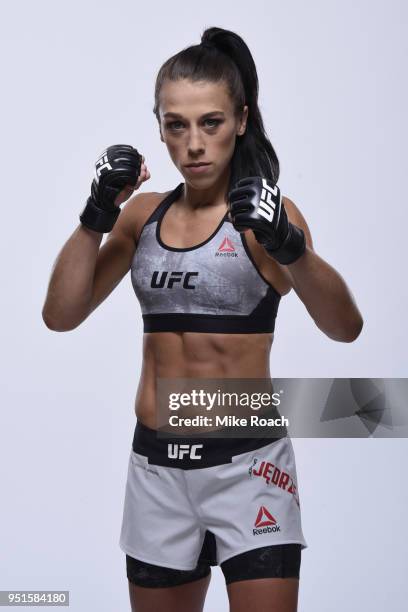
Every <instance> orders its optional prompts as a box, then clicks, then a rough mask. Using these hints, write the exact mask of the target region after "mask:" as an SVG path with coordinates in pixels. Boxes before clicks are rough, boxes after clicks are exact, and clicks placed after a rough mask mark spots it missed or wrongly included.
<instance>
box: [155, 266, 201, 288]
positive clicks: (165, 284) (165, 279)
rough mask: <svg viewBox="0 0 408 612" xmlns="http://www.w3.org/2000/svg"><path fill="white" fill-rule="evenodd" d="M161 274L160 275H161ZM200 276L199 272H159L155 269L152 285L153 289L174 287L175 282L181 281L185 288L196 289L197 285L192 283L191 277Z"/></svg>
mask: <svg viewBox="0 0 408 612" xmlns="http://www.w3.org/2000/svg"><path fill="white" fill-rule="evenodd" d="M159 274H160V277H159ZM193 276H198V272H167V271H165V272H161V273H160V272H159V271H158V270H155V271H154V272H153V276H152V281H151V283H150V286H151V287H152V289H163V288H167V289H173V285H174V284H175V283H180V284H181V285H182V287H183V289H195V285H193V284H192V282H191V278H192V277H193Z"/></svg>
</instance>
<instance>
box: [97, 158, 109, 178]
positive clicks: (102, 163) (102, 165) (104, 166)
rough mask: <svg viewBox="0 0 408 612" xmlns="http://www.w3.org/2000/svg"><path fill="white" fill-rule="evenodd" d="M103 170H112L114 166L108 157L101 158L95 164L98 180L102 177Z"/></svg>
mask: <svg viewBox="0 0 408 612" xmlns="http://www.w3.org/2000/svg"><path fill="white" fill-rule="evenodd" d="M103 170H112V166H111V165H110V163H109V161H108V156H107V155H102V157H100V158H99V159H98V161H97V162H96V164H95V173H96V178H97V179H98V178H99V177H100V176H101V173H102V172H103Z"/></svg>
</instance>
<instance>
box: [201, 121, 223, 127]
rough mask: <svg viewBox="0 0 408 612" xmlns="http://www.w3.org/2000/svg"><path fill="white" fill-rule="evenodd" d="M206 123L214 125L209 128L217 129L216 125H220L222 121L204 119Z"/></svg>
mask: <svg viewBox="0 0 408 612" xmlns="http://www.w3.org/2000/svg"><path fill="white" fill-rule="evenodd" d="M208 122H210V123H211V122H213V124H214V125H212V126H211V127H217V125H219V124H220V123H222V121H221V120H220V119H206V120H205V123H208Z"/></svg>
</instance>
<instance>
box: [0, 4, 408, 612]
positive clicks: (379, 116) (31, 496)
mask: <svg viewBox="0 0 408 612" xmlns="http://www.w3.org/2000/svg"><path fill="white" fill-rule="evenodd" d="M407 19H408V8H407V4H406V3H404V2H403V1H402V0H401V1H397V0H381V1H380V0H375V1H373V0H371V1H370V0H358V1H356V0H341V1H340V0H338V1H326V0H310V1H308V2H307V3H304V2H302V1H301V0H296V1H295V0H289V1H287V2H284V3H283V2H277V1H276V0H272V1H271V0H269V1H268V2H266V1H265V2H261V1H260V0H252V2H251V3H250V10H249V9H248V3H247V2H243V1H242V0H238V1H237V2H234V3H233V2H225V1H224V2H219V1H216V2H215V1H214V0H207V1H206V2H205V4H203V5H199V4H196V3H190V2H180V1H179V0H173V2H172V3H167V2H166V3H165V2H163V3H155V4H146V5H143V4H141V3H136V2H131V1H130V0H117V1H116V2H115V3H114V4H112V3H111V2H107V1H106V0H98V1H96V0H95V1H93V0H92V1H90V0H83V1H82V2H79V0H71V2H70V3H60V2H52V1H51V0H48V1H47V0H37V2H35V3H30V2H27V1H26V2H16V3H14V4H13V5H12V4H9V5H8V6H7V7H4V8H3V11H2V25H1V26H0V27H1V36H0V45H1V60H2V75H3V76H2V85H3V88H2V89H3V93H2V95H1V99H0V103H1V107H2V108H1V123H2V139H1V142H2V146H1V148H0V155H1V167H2V200H3V215H2V218H3V224H2V225H3V231H2V241H1V248H2V256H1V262H2V278H3V291H2V300H1V307H2V316H1V333H2V342H1V346H2V363H1V372H2V380H1V384H2V389H1V399H2V410H1V412H0V431H1V446H0V485H1V491H2V496H1V505H0V513H1V520H0V589H3V590H8V589H25V590H29V589H54V590H55V589H69V590H70V592H71V609H72V610H74V611H75V612H77V611H80V612H82V611H84V612H85V611H88V610H90V609H98V610H99V611H100V612H105V611H106V612H107V611H112V610H128V609H129V604H128V593H127V581H126V575H125V559H124V554H123V553H122V551H121V550H120V549H119V546H118V538H119V529H120V522H121V518H122V507H123V496H124V486H125V478H126V469H127V459H128V453H129V450H130V443H131V437H132V433H133V428H134V413H133V401H134V396H135V391H136V386H137V383H138V378H139V374H140V366H141V341H142V321H141V316H140V309H139V305H138V303H137V301H136V298H135V296H134V295H133V293H132V290H131V284H130V276H127V277H126V278H125V279H124V280H123V281H122V283H121V284H120V285H119V286H118V287H117V289H116V290H115V291H114V293H113V294H112V295H111V296H110V297H109V298H108V299H107V300H106V301H105V302H104V303H103V304H102V305H101V306H100V307H99V308H98V309H97V310H96V311H95V312H94V313H93V314H92V316H91V317H90V318H89V319H88V320H87V321H86V322H85V323H84V324H83V325H81V326H80V327H79V328H78V329H76V330H74V331H72V332H68V333H56V332H51V331H50V330H48V329H47V328H46V327H45V325H44V323H43V322H42V318H41V309H42V305H43V302H44V298H45V292H46V288H47V283H48V279H49V275H50V272H51V266H52V264H53V262H54V260H55V258H56V256H57V254H58V252H59V250H60V249H61V248H62V246H63V244H64V242H65V241H66V240H67V239H68V237H69V236H70V235H71V233H72V232H73V231H74V229H75V227H76V226H77V224H78V215H79V213H80V211H81V210H82V208H83V206H84V203H85V200H86V197H87V196H88V192H89V188H90V182H91V180H92V173H93V164H94V162H95V159H96V157H97V155H98V154H99V153H100V151H101V150H102V149H103V148H104V147H106V146H108V145H109V144H114V143H118V142H125V143H129V144H132V145H134V146H135V147H137V149H138V150H139V151H141V152H142V153H143V154H144V155H145V157H146V163H147V165H148V167H149V170H150V172H151V175H152V177H151V179H150V181H149V182H147V183H145V184H144V185H143V186H142V188H141V191H167V190H169V189H171V188H173V187H175V186H176V185H177V184H178V183H179V182H180V181H181V180H182V177H181V176H180V175H179V173H178V171H177V170H176V168H175V167H174V166H173V165H172V163H171V160H170V158H169V156H168V154H167V149H166V147H165V145H164V144H163V143H162V142H161V141H160V138H159V132H158V126H157V123H156V119H155V117H154V115H153V112H152V108H153V93H154V92H153V87H154V80H155V77H156V74H157V71H158V69H159V68H160V66H161V64H162V63H163V62H164V61H165V60H166V59H167V58H168V57H169V56H170V55H173V54H174V53H176V52H177V51H179V50H180V49H182V48H184V47H186V46H188V45H190V44H197V43H198V42H199V41H200V35H201V33H202V32H203V30H204V29H205V28H206V27H209V26H219V27H224V28H227V29H231V30H233V31H236V32H237V33H238V34H240V35H241V36H242V37H243V38H244V40H245V41H246V43H247V44H248V46H249V48H250V49H251V52H252V54H253V56H254V59H255V63H256V65H257V68H258V75H259V80H260V107H261V111H262V113H263V118H264V122H265V126H266V129H267V132H268V134H269V136H270V139H271V141H272V143H273V145H274V147H275V149H276V151H277V154H278V157H279V159H280V162H281V178H280V181H279V184H280V187H281V190H282V192H283V193H284V194H285V195H287V196H289V197H290V198H291V199H293V200H294V202H295V203H296V204H297V205H298V207H299V208H300V210H301V211H302V212H303V214H304V216H305V217H306V219H307V221H308V223H309V226H310V229H311V232H312V236H313V238H314V245H315V250H316V251H317V253H318V254H319V255H321V257H323V258H324V259H326V260H327V261H328V262H329V263H330V264H331V265H333V266H334V267H335V268H336V269H337V270H338V271H339V272H340V273H341V274H342V275H343V276H344V278H345V280H346V282H347V283H348V285H349V287H350V288H351V290H352V292H353V294H354V296H355V298H356V301H357V304H358V305H359V307H360V309H361V311H362V314H363V316H364V319H365V326H364V330H363V332H362V334H361V336H360V337H359V338H358V340H357V341H356V342H354V343H352V344H343V343H338V342H334V341H332V340H330V339H329V338H327V337H326V336H324V334H323V333H322V332H320V331H319V330H318V328H317V327H316V326H315V324H314V323H313V321H312V319H311V318H310V317H309V315H308V313H307V311H306V309H305V308H304V306H303V304H302V303H301V302H300V301H299V299H298V298H297V296H296V294H295V293H294V292H291V294H290V295H289V296H287V297H285V298H284V299H283V300H282V302H281V306H280V312H279V316H278V319H277V326H276V336H275V344H274V348H273V351H272V373H273V375H275V376H277V377H285V376H288V377H404V376H407V365H406V364H407V359H406V350H405V347H406V346H407V341H408V338H407V330H408V325H407V322H406V312H407V285H406V282H405V281H404V280H403V278H405V276H406V270H405V268H406V265H405V262H406V259H407V258H406V228H407V221H408V219H407V206H406V202H405V198H406V196H405V183H404V179H405V176H406V171H407V155H406V142H407V137H408V130H407V120H406V109H407V108H408V100H407V97H408V96H407V86H406V60H407V46H408V44H407V41H408V35H407V34H408V32H407V30H408V28H407ZM404 171H405V173H404ZM293 442H294V447H295V452H296V459H297V469H298V477H299V488H300V497H301V503H302V513H303V515H302V516H303V519H302V520H303V531H304V535H305V537H306V540H307V542H308V544H309V548H308V549H306V551H305V552H304V554H303V558H302V567H301V583H300V598H299V610H300V611H305V612H308V611H309V610H314V611H315V612H320V611H325V612H326V611H327V610H331V612H342V611H343V610H344V608H345V607H347V608H348V609H349V610H351V611H356V612H357V611H359V610H362V609H366V610H370V611H371V612H380V611H381V612H383V610H384V609H385V608H386V609H387V610H389V611H390V612H391V611H394V610H395V611H400V610H402V609H403V607H404V605H403V602H404V600H405V599H406V598H407V596H408V589H407V586H406V577H405V568H406V556H405V552H406V551H405V543H406V541H407V537H408V528H407V522H406V520H405V514H406V508H407V494H406V487H404V486H401V482H403V481H404V480H405V470H404V467H403V466H404V463H405V462H406V460H407V458H408V453H407V441H406V440H405V439H399V440H398V439H392V440H384V439H382V440H380V439H375V440H374V439H370V440H362V439H361V440H346V439H345V440H310V439H309V440H306V439H295V440H293ZM227 609H228V607H227V598H226V594H225V587H224V584H223V577H222V574H221V572H220V570H219V569H218V568H217V569H215V570H214V571H213V580H212V583H211V586H210V590H209V593H208V597H207V603H206V608H205V610H206V612H210V611H211V612H212V611H217V612H218V611H219V612H221V611H222V610H227Z"/></svg>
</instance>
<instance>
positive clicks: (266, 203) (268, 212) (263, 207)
mask: <svg viewBox="0 0 408 612" xmlns="http://www.w3.org/2000/svg"><path fill="white" fill-rule="evenodd" d="M262 185H263V187H262V193H261V199H260V201H259V205H258V208H257V209H256V212H257V213H258V215H261V216H262V217H265V219H266V220H267V221H269V222H272V219H273V215H274V212H275V208H276V204H277V203H278V202H277V197H278V186H277V185H275V187H271V186H270V185H268V183H267V182H266V180H265V179H262Z"/></svg>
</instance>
